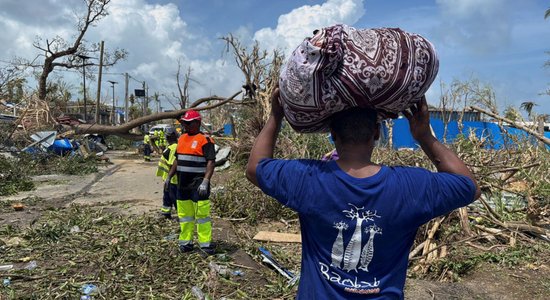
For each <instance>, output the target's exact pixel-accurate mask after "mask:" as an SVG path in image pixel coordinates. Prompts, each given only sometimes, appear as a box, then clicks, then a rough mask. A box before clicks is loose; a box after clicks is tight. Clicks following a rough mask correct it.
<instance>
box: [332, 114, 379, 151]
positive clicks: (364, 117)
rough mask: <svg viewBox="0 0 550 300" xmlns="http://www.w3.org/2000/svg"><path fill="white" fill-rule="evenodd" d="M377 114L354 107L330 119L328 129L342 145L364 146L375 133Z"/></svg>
mask: <svg viewBox="0 0 550 300" xmlns="http://www.w3.org/2000/svg"><path fill="white" fill-rule="evenodd" d="M376 122H377V113H376V111H375V110H373V109H371V108H361V107H354V108H350V109H346V110H344V111H341V112H338V113H336V114H334V115H333V116H332V117H331V120H330V129H331V130H332V131H333V132H334V134H335V135H336V136H337V137H338V138H339V139H340V140H341V142H342V143H343V144H365V143H367V142H369V141H370V140H371V139H372V137H373V135H374V134H375V131H376V129H377V128H376Z"/></svg>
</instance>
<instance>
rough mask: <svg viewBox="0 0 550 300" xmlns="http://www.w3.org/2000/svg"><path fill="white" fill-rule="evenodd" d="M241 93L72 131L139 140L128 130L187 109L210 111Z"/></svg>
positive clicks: (89, 125) (138, 137)
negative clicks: (186, 106) (119, 123)
mask: <svg viewBox="0 0 550 300" xmlns="http://www.w3.org/2000/svg"><path fill="white" fill-rule="evenodd" d="M240 93H241V92H240V91H239V92H236V93H235V94H233V95H232V96H231V97H229V98H222V97H217V96H212V97H208V98H202V99H199V100H197V101H195V103H193V105H192V106H191V107H190V108H188V109H181V110H177V111H170V112H161V113H158V114H152V115H146V116H143V117H140V118H137V119H134V120H132V121H130V122H127V123H124V124H122V125H120V126H109V125H98V124H80V125H77V126H74V127H73V129H74V130H75V133H76V134H86V133H96V134H105V135H117V136H120V137H123V138H128V139H136V140H137V139H141V137H142V135H140V134H132V133H130V130H132V129H133V128H136V127H139V126H141V125H143V124H146V123H149V122H154V121H158V120H162V119H177V118H179V117H180V116H181V115H182V114H183V113H185V112H186V111H188V110H189V109H191V108H193V109H194V110H197V111H201V110H210V109H213V108H215V107H218V106H222V105H224V104H226V103H228V102H231V101H233V100H234V99H235V97H237V96H238V95H239V94H240ZM215 100H218V101H220V102H219V103H216V104H212V105H207V106H202V107H198V105H200V104H202V103H204V102H207V101H215Z"/></svg>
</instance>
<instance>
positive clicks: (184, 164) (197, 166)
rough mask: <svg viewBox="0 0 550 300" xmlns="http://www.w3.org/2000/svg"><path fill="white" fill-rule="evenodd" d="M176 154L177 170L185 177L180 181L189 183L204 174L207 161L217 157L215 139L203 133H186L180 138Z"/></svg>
mask: <svg viewBox="0 0 550 300" xmlns="http://www.w3.org/2000/svg"><path fill="white" fill-rule="evenodd" d="M176 155H177V157H176V158H177V169H176V170H177V172H178V175H179V176H182V177H183V180H181V181H180V182H182V183H184V182H185V183H189V182H190V180H191V179H193V178H195V177H199V176H204V174H205V173H206V165H207V162H208V161H209V160H215V159H216V153H215V152H214V141H213V140H212V138H210V137H208V136H206V135H204V134H203V133H198V134H195V135H189V134H187V133H185V134H183V135H182V136H180V138H179V139H178V147H177V148H176Z"/></svg>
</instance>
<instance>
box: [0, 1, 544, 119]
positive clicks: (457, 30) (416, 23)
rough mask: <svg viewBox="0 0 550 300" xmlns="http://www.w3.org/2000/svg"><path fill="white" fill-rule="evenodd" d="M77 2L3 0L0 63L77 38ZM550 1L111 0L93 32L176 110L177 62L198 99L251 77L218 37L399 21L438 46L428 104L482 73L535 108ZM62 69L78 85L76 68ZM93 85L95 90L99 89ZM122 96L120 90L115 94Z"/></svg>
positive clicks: (501, 99) (271, 40) (270, 36)
mask: <svg viewBox="0 0 550 300" xmlns="http://www.w3.org/2000/svg"><path fill="white" fill-rule="evenodd" d="M22 3H23V4H22ZM30 7H34V9H30ZM36 7H40V9H36ZM77 7H82V0H66V1H59V0H28V1H18V0H2V2H1V3H0V30H1V31H2V32H4V33H5V34H3V36H1V37H0V62H5V61H9V60H10V59H12V58H13V56H15V55H19V56H23V57H27V58H34V56H35V55H36V54H37V52H36V50H35V49H34V48H33V47H32V45H31V43H32V41H33V40H34V38H35V36H42V37H44V38H51V37H53V36H55V34H59V35H61V36H65V37H69V36H70V35H71V33H72V31H71V28H73V23H71V21H72V20H71V19H70V16H69V15H70V13H71V11H72V10H74V8H77ZM549 7H550V5H549V3H547V2H546V1H542V0H522V1H513V0H431V1H429V0H408V1H405V0H400V1H385V0H363V1H361V0H325V1H313V0H296V1H291V0H278V1H261V0H234V1H222V0H203V1H187V0H181V1H176V0H173V1H169V0H156V1H155V0H113V2H112V3H111V7H110V15H109V16H108V17H106V18H105V19H103V20H102V21H101V22H100V24H99V25H98V26H97V27H94V28H92V29H91V30H90V32H89V34H88V36H87V38H88V40H90V41H99V40H104V41H105V43H106V46H107V47H108V48H113V47H119V48H125V49H126V50H128V52H129V54H130V55H129V57H128V60H127V61H125V62H123V63H121V64H119V65H117V66H115V67H114V68H111V70H109V71H108V72H111V73H120V72H129V73H130V75H132V77H134V78H136V79H137V80H139V81H141V80H145V81H146V82H147V83H148V85H149V87H150V91H152V92H155V91H158V92H160V93H162V94H164V95H166V96H165V97H164V98H163V103H162V106H163V107H164V108H165V109H171V108H172V107H171V105H170V104H169V102H168V100H169V99H170V98H171V99H172V101H173V100H174V99H173V97H171V95H173V94H175V93H176V90H175V81H174V74H175V72H176V67H175V66H177V63H176V61H177V59H180V61H181V62H182V66H183V67H184V68H187V67H188V66H190V67H191V68H192V70H193V71H192V76H193V77H194V79H195V80H196V82H193V83H192V84H191V98H193V99H197V98H200V97H205V96H209V95H211V94H217V95H222V96H227V95H230V94H232V93H233V92H235V91H237V90H238V89H239V87H240V84H241V83H242V80H243V78H242V77H241V76H240V74H239V70H238V69H236V67H235V66H234V64H233V58H232V57H230V56H228V55H222V53H223V50H224V43H223V42H222V41H220V40H219V37H221V36H224V35H227V34H229V33H232V34H234V35H236V36H239V37H240V38H241V39H242V41H243V42H245V43H252V41H253V40H254V39H256V40H258V41H259V42H260V45H261V46H262V47H264V48H266V49H274V48H279V49H285V50H286V53H289V52H290V51H291V50H292V48H293V47H295V46H296V45H297V44H298V43H299V42H300V41H301V40H302V39H303V38H304V37H305V36H306V35H308V34H309V33H310V32H311V31H312V30H313V29H315V28H318V27H323V26H329V25H332V24H334V23H346V24H348V25H351V26H354V27H356V28H370V27H400V28H402V29H404V30H406V31H409V32H415V33H420V34H422V35H424V36H425V37H427V38H428V39H429V40H431V41H432V43H433V44H434V45H435V47H436V49H437V51H438V54H439V57H440V72H439V76H438V78H437V79H436V81H435V82H434V85H433V86H432V88H431V89H430V90H429V92H428V99H429V101H430V102H432V103H436V102H437V101H438V97H439V95H440V89H439V82H440V81H442V82H444V83H446V84H450V83H451V82H452V81H453V80H454V79H459V80H467V79H470V78H476V79H479V80H480V81H481V82H483V83H486V84H490V85H491V86H493V88H494V89H495V92H496V96H497V99H498V105H499V109H500V110H503V109H504V108H505V107H506V106H507V105H515V106H519V105H520V103H521V102H524V101H535V102H536V103H537V104H538V106H537V107H535V111H536V112H538V113H550V96H548V95H541V93H542V92H544V91H545V90H546V89H547V88H549V83H550V69H545V68H544V67H543V65H544V62H545V61H546V60H549V59H550V55H548V54H546V53H545V52H546V51H550V42H549V39H548V38H549V37H550V19H548V20H544V17H543V16H544V12H545V10H546V9H547V8H549ZM56 74H57V75H58V76H61V77H63V78H64V80H67V81H73V82H74V86H75V87H78V85H79V80H78V79H79V76H78V74H71V73H70V72H61V71H56ZM109 76H110V75H107V76H106V77H107V78H105V76H104V80H105V81H104V83H103V85H104V86H103V90H104V91H105V93H106V95H105V96H104V98H105V99H106V101H107V99H108V98H109V97H110V96H109V95H108V94H107V92H108V91H110V89H108V87H109V85H108V83H106V80H116V81H120V82H122V79H121V78H120V76H118V75H116V74H113V75H111V77H109ZM94 84H97V83H96V82H95V83H94V82H91V83H90V88H91V89H94V90H95V87H94ZM132 84H137V81H133V83H132ZM133 88H137V87H135V86H131V87H130V89H131V90H132V89H133ZM74 94H77V92H76V88H75V92H74ZM122 97H123V91H122V89H121V88H119V87H117V91H116V98H118V99H121V98H122Z"/></svg>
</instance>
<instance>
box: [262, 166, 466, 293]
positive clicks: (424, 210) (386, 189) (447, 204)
mask: <svg viewBox="0 0 550 300" xmlns="http://www.w3.org/2000/svg"><path fill="white" fill-rule="evenodd" d="M256 176H257V180H258V183H259V186H260V188H261V189H262V191H263V192H264V193H266V194H268V195H270V196H271V197H273V198H275V199H277V201H279V202H281V203H282V204H283V205H286V206H288V207H290V208H292V209H293V210H295V211H297V212H298V214H299V218H300V227H301V233H302V265H301V277H300V285H299V287H298V296H297V298H298V299H403V297H404V296H403V288H404V285H405V277H406V272H407V263H408V253H409V251H410V248H411V246H412V244H413V241H414V237H415V234H416V231H417V229H418V227H419V226H420V225H422V224H424V223H426V222H428V221H429V220H431V219H432V218H434V217H437V216H440V215H443V214H446V213H448V212H450V211H452V210H454V209H456V208H458V207H461V206H465V205H467V204H469V203H471V202H472V201H473V200H474V194H475V185H474V183H473V181H472V180H471V179H469V178H468V177H465V176H460V175H454V174H449V173H433V172H430V171H428V170H425V169H422V168H413V167H387V166H382V167H381V169H380V170H379V171H378V173H376V174H375V175H373V176H370V177H367V178H355V177H352V176H350V175H348V174H347V173H346V172H344V171H342V170H341V169H340V167H339V166H338V165H337V163H336V161H329V162H323V161H317V160H278V159H264V160H262V161H261V162H260V163H259V164H258V167H257V169H256Z"/></svg>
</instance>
